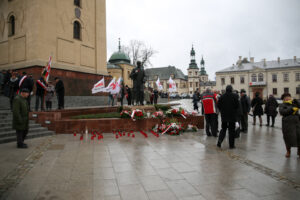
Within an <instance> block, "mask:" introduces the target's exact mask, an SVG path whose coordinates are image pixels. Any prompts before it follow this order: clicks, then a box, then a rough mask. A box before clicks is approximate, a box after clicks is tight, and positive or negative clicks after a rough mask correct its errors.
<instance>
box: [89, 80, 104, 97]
mask: <svg viewBox="0 0 300 200" xmlns="http://www.w3.org/2000/svg"><path fill="white" fill-rule="evenodd" d="M104 91H105V83H104V77H103V78H102V79H101V80H100V81H98V83H96V84H95V85H94V87H93V89H92V94H95V93H98V92H104Z"/></svg>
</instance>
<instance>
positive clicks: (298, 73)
mask: <svg viewBox="0 0 300 200" xmlns="http://www.w3.org/2000/svg"><path fill="white" fill-rule="evenodd" d="M296 81H300V72H297V73H296Z"/></svg>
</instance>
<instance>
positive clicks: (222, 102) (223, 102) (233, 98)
mask: <svg viewBox="0 0 300 200" xmlns="http://www.w3.org/2000/svg"><path fill="white" fill-rule="evenodd" d="M239 106H240V104H239V99H238V95H237V94H234V93H232V92H227V91H226V93H225V94H223V95H222V96H221V97H220V99H219V101H218V108H219V109H220V112H221V118H222V121H223V122H236V121H237V115H238V110H239Z"/></svg>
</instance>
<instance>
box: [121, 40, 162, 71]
mask: <svg viewBox="0 0 300 200" xmlns="http://www.w3.org/2000/svg"><path fill="white" fill-rule="evenodd" d="M123 51H124V52H125V53H126V54H127V55H128V56H129V57H130V59H131V60H132V64H133V65H136V62H137V61H138V60H139V61H141V62H142V64H143V66H144V67H148V66H152V64H151V61H150V59H151V58H152V57H153V55H155V54H156V53H157V51H155V50H154V49H152V47H150V46H149V47H148V46H146V45H145V43H144V42H142V41H139V40H131V41H130V43H129V45H128V46H123Z"/></svg>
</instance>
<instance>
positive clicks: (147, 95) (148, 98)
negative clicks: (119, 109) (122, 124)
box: [108, 84, 159, 106]
mask: <svg viewBox="0 0 300 200" xmlns="http://www.w3.org/2000/svg"><path fill="white" fill-rule="evenodd" d="M120 87H121V89H120V92H119V93H118V94H112V93H111V92H110V93H109V95H108V105H109V106H114V105H115V102H116V104H117V105H119V106H123V101H124V97H125V98H126V100H127V104H128V105H129V106H131V105H144V102H145V104H146V105H153V104H157V101H158V97H159V94H158V91H157V89H152V88H145V90H144V92H143V95H142V97H141V98H142V99H143V102H142V103H141V102H140V101H137V99H136V98H135V95H134V91H133V89H132V88H130V87H128V85H125V87H124V84H121V86H120Z"/></svg>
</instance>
